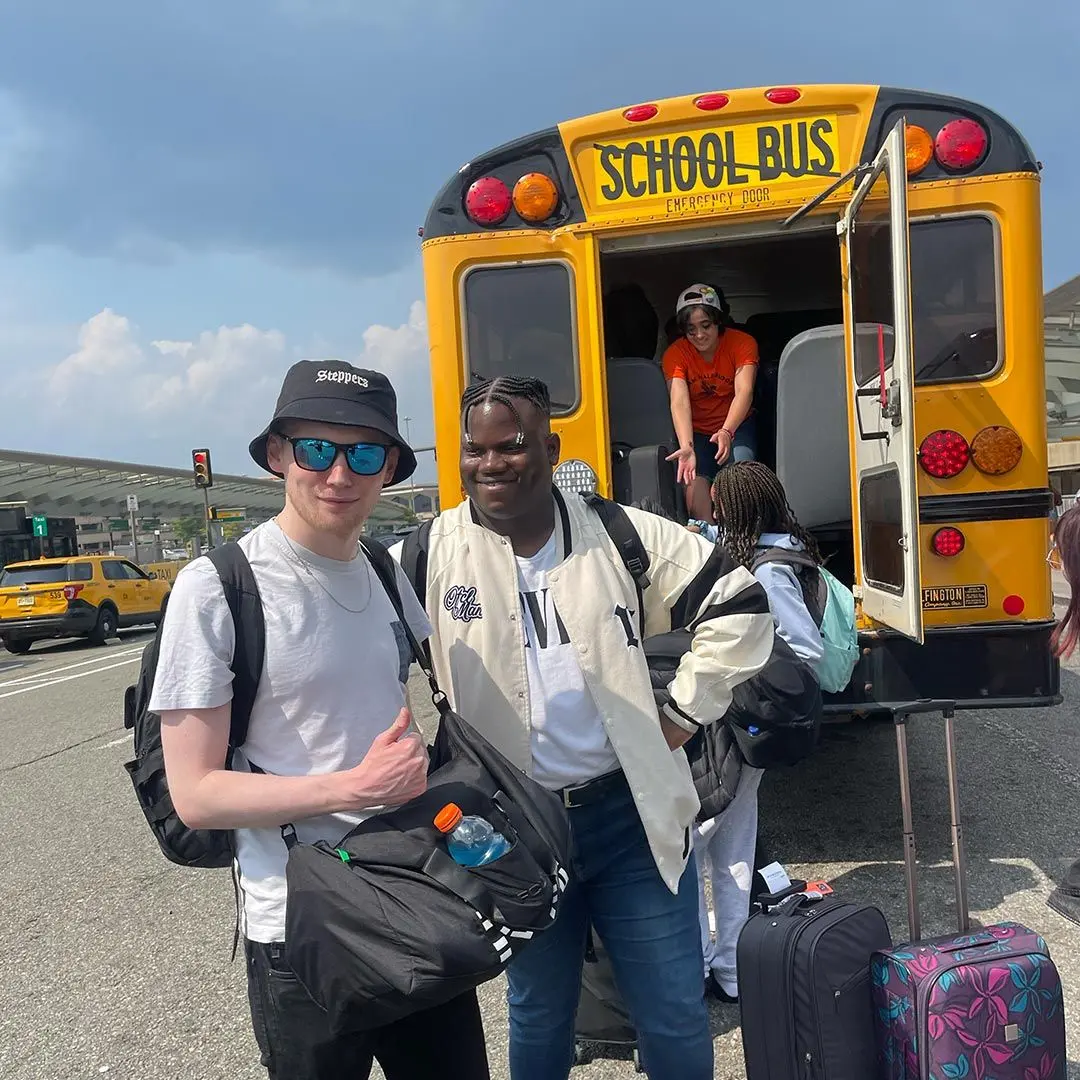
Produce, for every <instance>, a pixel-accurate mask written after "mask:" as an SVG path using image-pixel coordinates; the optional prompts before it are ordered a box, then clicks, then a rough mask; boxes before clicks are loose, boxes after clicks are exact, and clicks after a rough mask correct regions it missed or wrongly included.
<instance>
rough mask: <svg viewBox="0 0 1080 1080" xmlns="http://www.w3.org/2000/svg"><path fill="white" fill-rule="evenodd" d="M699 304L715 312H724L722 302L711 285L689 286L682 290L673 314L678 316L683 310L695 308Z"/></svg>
mask: <svg viewBox="0 0 1080 1080" xmlns="http://www.w3.org/2000/svg"><path fill="white" fill-rule="evenodd" d="M699 304H704V305H705V306H706V307H712V308H716V310H717V311H723V310H724V302H723V301H722V300H721V299H720V296H719V294H718V293H717V291H716V290H715V289H714V288H713V287H712V286H711V285H691V286H690V287H689V288H688V289H683V291H682V292H681V293H679V300H678V302H677V303H676V305H675V314H676V315H678V314H679V312H680V311H682V310H683V308H688V307H697V306H698V305H699Z"/></svg>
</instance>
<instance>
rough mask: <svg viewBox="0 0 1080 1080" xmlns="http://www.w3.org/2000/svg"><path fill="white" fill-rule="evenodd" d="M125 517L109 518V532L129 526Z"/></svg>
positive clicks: (118, 530) (119, 530)
mask: <svg viewBox="0 0 1080 1080" xmlns="http://www.w3.org/2000/svg"><path fill="white" fill-rule="evenodd" d="M129 524H130V523H129V522H128V519H127V518H109V532H121V531H122V530H124V529H126V528H128V527H129Z"/></svg>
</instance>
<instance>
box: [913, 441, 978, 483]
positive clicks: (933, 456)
mask: <svg viewBox="0 0 1080 1080" xmlns="http://www.w3.org/2000/svg"><path fill="white" fill-rule="evenodd" d="M970 457H971V449H970V448H969V446H968V444H967V439H965V438H964V436H963V435H961V434H960V433H959V432H958V431H949V430H948V429H942V430H941V431H932V432H930V434H929V435H927V436H926V438H925V439H923V441H922V443H921V444H920V446H919V464H920V465H921V466H922V469H923V472H925V473H926V474H927V475H929V476H933V477H934V478H935V479H937V480H947V479H948V478H949V477H951V476H958V475H959V474H960V473H962V472H963V471H964V469H965V467H966V466H967V463H968V459H969V458H970Z"/></svg>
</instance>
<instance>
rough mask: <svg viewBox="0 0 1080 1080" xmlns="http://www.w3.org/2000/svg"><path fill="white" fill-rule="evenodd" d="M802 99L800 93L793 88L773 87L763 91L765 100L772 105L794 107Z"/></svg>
mask: <svg viewBox="0 0 1080 1080" xmlns="http://www.w3.org/2000/svg"><path fill="white" fill-rule="evenodd" d="M801 97H802V91H801V90H796V89H795V87H794V86H774V87H773V88H772V89H771V90H766V91H765V100H766V101H771V102H772V103H773V104H774V105H794V104H795V102H796V101H798V100H799V98H801Z"/></svg>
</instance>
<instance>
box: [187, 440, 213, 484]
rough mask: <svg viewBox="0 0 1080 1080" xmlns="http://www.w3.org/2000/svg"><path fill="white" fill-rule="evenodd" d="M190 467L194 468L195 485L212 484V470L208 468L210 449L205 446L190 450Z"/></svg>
mask: <svg viewBox="0 0 1080 1080" xmlns="http://www.w3.org/2000/svg"><path fill="white" fill-rule="evenodd" d="M191 467H192V468H193V469H194V470H195V486H196V487H197V488H208V487H213V486H214V472H213V470H212V469H211V468H210V451H209V450H207V449H206V448H203V449H202V450H192V451H191Z"/></svg>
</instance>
